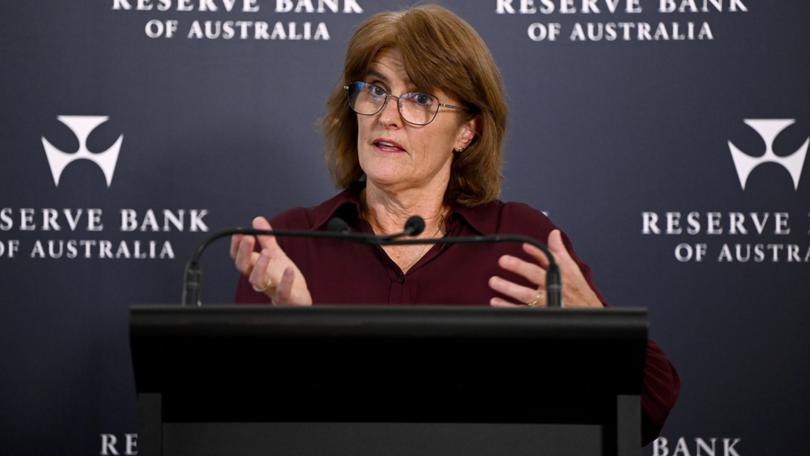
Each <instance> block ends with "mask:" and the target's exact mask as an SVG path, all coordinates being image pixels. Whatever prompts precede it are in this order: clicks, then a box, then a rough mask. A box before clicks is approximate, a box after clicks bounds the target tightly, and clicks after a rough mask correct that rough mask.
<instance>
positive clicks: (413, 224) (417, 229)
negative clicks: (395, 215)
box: [405, 215, 425, 236]
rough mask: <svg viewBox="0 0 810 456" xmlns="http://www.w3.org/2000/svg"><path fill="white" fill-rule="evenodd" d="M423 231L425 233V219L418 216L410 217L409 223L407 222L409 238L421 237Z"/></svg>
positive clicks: (406, 228) (406, 230) (406, 227)
mask: <svg viewBox="0 0 810 456" xmlns="http://www.w3.org/2000/svg"><path fill="white" fill-rule="evenodd" d="M422 231H425V219H423V218H422V217H420V216H418V215H412V216H410V217H408V221H406V222H405V232H406V233H408V236H419V235H420V234H422Z"/></svg>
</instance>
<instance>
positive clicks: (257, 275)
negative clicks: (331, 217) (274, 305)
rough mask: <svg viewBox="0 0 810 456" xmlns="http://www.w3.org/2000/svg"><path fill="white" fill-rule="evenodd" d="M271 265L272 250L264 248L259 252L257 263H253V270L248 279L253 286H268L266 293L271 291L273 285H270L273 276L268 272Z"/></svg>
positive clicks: (259, 287) (260, 287)
mask: <svg viewBox="0 0 810 456" xmlns="http://www.w3.org/2000/svg"><path fill="white" fill-rule="evenodd" d="M269 266H270V251H268V250H262V253H261V254H259V258H258V259H257V260H256V264H255V265H253V271H251V273H250V277H248V281H249V282H250V284H251V285H253V288H258V289H262V288H266V290H265V291H264V294H269V293H271V292H272V291H273V290H272V286H268V285H269V284H270V283H271V280H272V277H271V276H270V275H269V274H268V269H269Z"/></svg>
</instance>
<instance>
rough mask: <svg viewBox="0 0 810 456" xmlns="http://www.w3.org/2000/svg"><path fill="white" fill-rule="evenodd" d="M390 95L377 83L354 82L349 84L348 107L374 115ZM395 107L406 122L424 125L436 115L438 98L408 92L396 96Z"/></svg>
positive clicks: (367, 114) (426, 94)
mask: <svg viewBox="0 0 810 456" xmlns="http://www.w3.org/2000/svg"><path fill="white" fill-rule="evenodd" d="M390 96H392V95H390V94H389V93H388V92H387V91H386V90H385V89H383V88H382V87H380V86H378V85H375V84H368V83H365V82H355V83H352V84H351V85H350V86H349V107H351V108H352V110H353V111H354V112H356V113H358V114H362V115H366V116H370V115H374V114H377V113H378V112H380V110H382V108H383V106H384V105H385V102H386V100H388V97H390ZM395 98H396V97H395ZM397 107H398V109H399V113H400V115H401V116H402V118H403V119H404V120H405V121H406V122H408V123H412V124H416V125H425V124H428V123H430V122H431V121H432V120H433V118H434V117H436V113H437V112H438V111H439V100H438V99H437V98H436V97H434V96H433V95H430V94H429V93H422V92H408V93H404V94H402V95H401V96H400V97H399V98H398V103H397Z"/></svg>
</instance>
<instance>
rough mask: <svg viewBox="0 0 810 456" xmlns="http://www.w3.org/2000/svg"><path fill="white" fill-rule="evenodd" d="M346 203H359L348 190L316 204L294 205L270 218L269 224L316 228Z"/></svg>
mask: <svg viewBox="0 0 810 456" xmlns="http://www.w3.org/2000/svg"><path fill="white" fill-rule="evenodd" d="M347 205H349V206H358V205H359V202H358V200H357V197H356V195H355V194H354V193H353V192H351V191H349V190H345V191H343V192H341V193H339V194H337V195H335V196H333V197H332V198H329V199H328V200H326V201H324V202H322V203H320V204H318V205H316V206H311V207H294V208H291V209H287V210H286V211H283V212H280V213H278V214H276V215H275V216H273V217H272V218H271V219H270V224H271V225H273V228H277V229H297V230H317V229H319V228H320V227H322V226H324V225H326V223H327V222H328V221H329V219H330V218H332V217H333V216H335V215H337V213H338V212H339V211H340V210H341V208H343V207H344V206H347Z"/></svg>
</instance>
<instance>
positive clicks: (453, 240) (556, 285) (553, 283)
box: [182, 215, 562, 307]
mask: <svg viewBox="0 0 810 456" xmlns="http://www.w3.org/2000/svg"><path fill="white" fill-rule="evenodd" d="M326 228H327V230H328V231H311V230H255V229H249V228H232V229H226V230H223V231H220V232H217V233H214V234H213V235H211V236H209V237H208V238H207V239H205V240H203V242H201V243H200V244H199V245H198V246H197V249H196V250H195V251H194V253H193V254H192V256H191V259H189V261H188V263H186V269H185V277H184V280H183V296H182V304H183V305H184V306H189V305H190V306H198V307H199V306H202V302H201V301H200V293H201V288H202V271H201V270H200V257H201V256H202V254H203V252H204V251H205V249H206V248H208V246H209V245H211V244H212V243H214V242H215V241H216V240H218V239H221V238H223V237H226V236H231V235H234V234H244V235H253V236H276V237H303V238H310V239H339V240H344V241H349V242H359V243H361V244H373V245H414V244H486V243H500V242H519V243H527V244H531V245H533V246H535V247H537V248H538V249H540V250H541V251H542V252H543V253H544V254H545V255H546V258H548V263H549V265H548V269H547V270H546V297H547V300H548V302H547V305H548V307H561V304H562V284H561V280H560V269H559V267H558V266H557V262H556V260H555V259H554V255H553V254H552V253H551V251H549V249H548V247H547V246H546V245H545V244H544V243H542V242H540V241H538V240H537V239H534V238H532V237H529V236H523V235H519V234H495V235H489V236H461V237H443V238H425V239H400V238H402V237H410V236H418V235H419V234H421V233H422V232H423V231H424V230H425V220H424V219H423V218H422V217H420V216H418V215H413V216H411V217H409V218H408V220H407V221H406V222H405V225H404V227H403V231H402V232H400V233H396V234H392V235H385V236H377V235H375V234H366V233H353V232H351V228H350V227H349V224H348V223H346V221H345V220H343V219H341V218H340V217H332V218H331V219H329V221H328V222H327V224H326Z"/></svg>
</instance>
